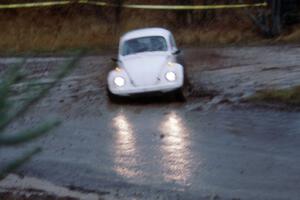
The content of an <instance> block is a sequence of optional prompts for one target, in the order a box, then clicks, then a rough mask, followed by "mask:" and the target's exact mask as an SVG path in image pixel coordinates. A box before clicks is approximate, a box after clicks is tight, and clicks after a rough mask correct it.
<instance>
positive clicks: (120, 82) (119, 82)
mask: <svg viewBox="0 0 300 200" xmlns="http://www.w3.org/2000/svg"><path fill="white" fill-rule="evenodd" d="M114 83H115V85H116V86H118V87H122V86H124V85H125V79H124V78H122V77H120V76H117V77H116V78H115V79H114Z"/></svg>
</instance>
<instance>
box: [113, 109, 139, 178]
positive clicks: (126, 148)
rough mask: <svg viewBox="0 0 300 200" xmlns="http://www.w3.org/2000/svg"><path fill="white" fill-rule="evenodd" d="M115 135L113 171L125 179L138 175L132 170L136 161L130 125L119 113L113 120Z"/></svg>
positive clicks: (134, 142) (134, 144)
mask: <svg viewBox="0 0 300 200" xmlns="http://www.w3.org/2000/svg"><path fill="white" fill-rule="evenodd" d="M113 126H114V128H115V129H116V135H115V156H114V160H115V167H114V169H115V171H116V172H117V173H118V174H119V175H121V176H125V177H133V176H136V175H138V172H137V171H136V170H134V168H135V166H136V164H137V161H136V155H137V152H136V141H135V136H134V133H133V129H132V126H131V124H130V123H129V122H128V119H127V118H126V116H125V115H124V114H123V113H122V112H121V113H119V114H118V115H117V116H116V117H115V118H114V119H113Z"/></svg>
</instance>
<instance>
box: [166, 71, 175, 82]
mask: <svg viewBox="0 0 300 200" xmlns="http://www.w3.org/2000/svg"><path fill="white" fill-rule="evenodd" d="M165 77H166V79H167V80H168V81H175V80H176V74H175V73H174V72H167V73H166V74H165Z"/></svg>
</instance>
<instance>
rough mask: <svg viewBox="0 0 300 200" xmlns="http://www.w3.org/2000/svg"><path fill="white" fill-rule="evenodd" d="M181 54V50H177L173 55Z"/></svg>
mask: <svg viewBox="0 0 300 200" xmlns="http://www.w3.org/2000/svg"><path fill="white" fill-rule="evenodd" d="M180 53H181V50H180V49H177V50H175V51H173V53H172V54H173V55H178V54H180Z"/></svg>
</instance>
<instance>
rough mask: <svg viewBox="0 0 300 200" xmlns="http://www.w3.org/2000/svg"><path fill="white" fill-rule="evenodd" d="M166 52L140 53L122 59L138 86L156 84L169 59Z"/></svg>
mask: <svg viewBox="0 0 300 200" xmlns="http://www.w3.org/2000/svg"><path fill="white" fill-rule="evenodd" d="M168 57H169V56H168V55H166V54H139V55H131V56H128V57H127V58H124V59H122V64H123V67H124V68H125V70H126V72H127V74H128V76H129V78H130V79H131V81H132V82H133V84H134V85H136V86H147V85H153V84H156V83H157V81H158V78H159V76H160V72H161V70H162V68H163V67H164V66H165V65H166V62H167V60H168Z"/></svg>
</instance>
